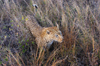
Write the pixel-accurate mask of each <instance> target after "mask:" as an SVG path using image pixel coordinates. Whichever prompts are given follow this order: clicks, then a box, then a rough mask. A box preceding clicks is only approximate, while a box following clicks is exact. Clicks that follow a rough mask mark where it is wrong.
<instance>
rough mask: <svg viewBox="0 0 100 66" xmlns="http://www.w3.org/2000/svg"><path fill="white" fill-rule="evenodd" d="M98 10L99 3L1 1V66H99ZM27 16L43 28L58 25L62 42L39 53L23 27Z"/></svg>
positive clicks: (99, 31)
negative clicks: (32, 17)
mask: <svg viewBox="0 0 100 66" xmlns="http://www.w3.org/2000/svg"><path fill="white" fill-rule="evenodd" d="M33 4H37V6H38V8H37V9H36V8H35V7H33V6H32V5H33ZM99 6H100V1H99V0H96V1H95V0H84V1H83V0H74V1H73V0H18V1H17V0H1V1H0V64H1V65H4V66H8V65H10V66H99V65H100V53H99V52H100V49H99V48H100V20H99V19H100V7H99ZM27 15H34V16H35V18H36V20H37V21H38V22H39V24H40V25H41V26H43V27H48V26H54V25H55V24H56V23H58V24H59V26H60V30H61V31H62V33H63V36H64V40H63V42H62V43H56V42H54V43H53V45H52V46H51V48H50V49H49V50H47V51H44V50H39V49H38V48H37V46H36V43H35V40H34V37H33V36H32V35H31V33H30V31H29V30H28V29H27V28H26V26H25V24H24V23H25V21H26V19H25V17H26V16H27ZM40 51H41V53H39V52H40Z"/></svg>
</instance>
